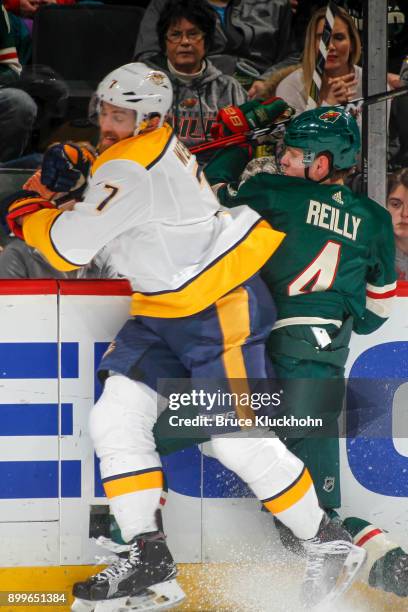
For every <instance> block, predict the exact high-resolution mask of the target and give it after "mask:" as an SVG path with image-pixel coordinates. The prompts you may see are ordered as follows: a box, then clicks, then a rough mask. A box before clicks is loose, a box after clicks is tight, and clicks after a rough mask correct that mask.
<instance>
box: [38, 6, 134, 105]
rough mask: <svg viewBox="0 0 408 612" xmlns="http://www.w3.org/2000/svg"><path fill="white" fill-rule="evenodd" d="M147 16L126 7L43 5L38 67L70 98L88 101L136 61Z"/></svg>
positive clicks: (39, 24)
mask: <svg viewBox="0 0 408 612" xmlns="http://www.w3.org/2000/svg"><path fill="white" fill-rule="evenodd" d="M143 12H144V9H143V8H142V7H140V6H126V5H115V6H113V5H112V6H109V5H99V4H86V3H85V4H77V5H73V6H60V5H48V6H42V7H41V8H40V9H39V10H38V11H37V13H36V14H35V17H34V25H33V64H34V65H36V64H42V65H46V66H49V67H50V68H52V69H53V70H54V71H55V72H56V73H57V74H58V75H59V76H60V77H61V78H62V79H64V80H65V82H66V83H67V84H68V87H69V90H70V96H71V97H89V96H90V95H91V93H92V91H93V90H94V89H95V86H96V85H97V83H98V82H99V81H100V80H101V79H102V78H103V77H104V76H105V75H106V74H107V73H108V72H110V71H111V70H113V69H114V68H117V67H118V66H120V65H122V64H126V63H127V62H130V61H132V57H133V51H134V47H135V41H136V38H137V34H138V31H139V25H140V22H141V19H142V16H143Z"/></svg>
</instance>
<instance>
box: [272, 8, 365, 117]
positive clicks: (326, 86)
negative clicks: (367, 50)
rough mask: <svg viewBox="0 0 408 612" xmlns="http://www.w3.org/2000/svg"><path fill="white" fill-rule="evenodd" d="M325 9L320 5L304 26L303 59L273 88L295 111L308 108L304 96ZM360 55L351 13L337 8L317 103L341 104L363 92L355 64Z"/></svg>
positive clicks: (357, 35) (309, 81) (311, 75)
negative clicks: (306, 25)
mask: <svg viewBox="0 0 408 612" xmlns="http://www.w3.org/2000/svg"><path fill="white" fill-rule="evenodd" d="M325 13H326V9H325V8H322V9H319V10H318V11H316V13H315V14H314V15H313V17H312V18H311V20H310V22H309V25H308V27H307V30H306V38H305V47H304V50H303V59H302V63H301V65H300V66H299V67H298V68H297V69H295V70H294V71H293V72H291V74H289V75H288V76H286V77H285V78H284V79H283V80H282V81H281V82H280V83H279V85H278V86H277V88H276V95H277V96H280V97H282V98H283V99H284V100H286V102H287V103H288V104H290V105H291V106H293V107H294V108H295V109H296V114H299V113H301V112H303V111H304V110H306V109H307V108H308V105H307V99H308V94H309V90H310V84H311V82H312V77H313V71H314V69H315V65H316V57H317V54H318V49H319V43H320V39H321V37H322V33H323V27H324V16H325ZM360 55H361V43H360V37H359V34H358V31H357V29H356V26H355V25H354V22H353V20H352V18H351V17H350V15H349V14H348V13H347V12H346V11H345V10H343V9H341V8H338V12H337V15H336V18H335V20H334V25H333V31H332V35H331V38H330V42H329V49H328V54H327V59H326V64H325V68H324V74H323V81H322V87H321V90H320V101H319V103H320V105H323V106H325V105H334V104H343V103H345V102H349V101H350V100H352V99H354V98H358V97H361V96H362V69H361V68H360V66H357V63H358V61H359V59H360Z"/></svg>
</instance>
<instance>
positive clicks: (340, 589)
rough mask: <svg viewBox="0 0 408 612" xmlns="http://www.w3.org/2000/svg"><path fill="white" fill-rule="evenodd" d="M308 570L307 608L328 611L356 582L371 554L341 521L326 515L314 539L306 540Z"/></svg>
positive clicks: (304, 590) (304, 591)
mask: <svg viewBox="0 0 408 612" xmlns="http://www.w3.org/2000/svg"><path fill="white" fill-rule="evenodd" d="M304 548H305V552H306V570H305V576H304V580H303V585H302V603H303V607H304V608H306V609H309V610H310V609H321V610H327V609H328V608H327V604H328V603H331V602H333V601H334V600H335V599H337V598H338V597H340V595H342V594H343V593H344V592H345V591H346V590H347V589H348V588H349V587H350V586H351V584H352V583H353V581H354V579H355V577H356V575H357V572H358V570H359V569H360V567H361V566H362V565H363V563H364V561H365V559H366V557H367V553H366V551H365V550H363V549H362V548H361V547H359V546H354V544H352V542H351V536H350V535H349V533H348V532H347V531H346V530H345V529H344V527H342V525H341V523H340V522H338V521H332V520H330V519H329V517H328V516H327V515H326V514H325V515H324V516H323V518H322V522H321V523H320V527H319V531H318V532H317V534H316V536H315V537H314V538H313V539H312V540H305V541H304Z"/></svg>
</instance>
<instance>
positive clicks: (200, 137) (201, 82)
mask: <svg viewBox="0 0 408 612" xmlns="http://www.w3.org/2000/svg"><path fill="white" fill-rule="evenodd" d="M215 27H216V19H215V15H214V12H213V11H212V10H211V9H210V8H209V7H208V6H206V4H205V3H198V2H196V0H170V1H169V2H167V3H166V4H165V5H164V7H163V10H162V12H161V14H160V18H159V20H158V23H157V36H158V40H159V43H160V49H161V52H160V53H157V54H156V55H154V56H152V57H150V58H149V60H147V61H146V60H145V63H146V64H147V65H148V66H151V67H153V68H159V69H160V70H163V71H164V72H166V73H167V75H168V76H169V78H170V80H171V82H172V85H173V90H174V96H173V105H172V108H171V111H170V113H169V115H168V116H167V121H168V123H170V124H171V125H172V126H173V128H174V130H175V132H176V134H177V136H178V138H179V139H180V140H181V141H182V142H183V144H185V145H186V146H187V147H192V146H194V145H197V144H201V143H202V142H204V141H205V140H207V139H208V138H209V133H210V128H211V125H212V124H213V123H214V121H215V119H216V116H217V113H218V111H219V110H220V109H221V108H223V107H224V106H228V105H229V104H233V105H240V104H243V103H244V102H245V101H246V99H247V94H246V92H245V90H244V89H243V87H242V86H241V85H240V84H239V83H238V82H237V81H236V80H235V79H234V78H233V77H231V76H228V75H225V74H222V73H221V71H220V70H218V68H216V67H215V66H214V65H213V63H212V62H211V61H210V60H209V59H208V57H207V56H206V53H207V50H208V48H209V47H210V45H211V43H212V40H213V38H214V33H215ZM203 157H204V159H203ZM204 160H205V156H199V161H200V162H202V161H204Z"/></svg>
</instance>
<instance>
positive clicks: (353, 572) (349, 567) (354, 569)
mask: <svg viewBox="0 0 408 612" xmlns="http://www.w3.org/2000/svg"><path fill="white" fill-rule="evenodd" d="M366 559H367V551H366V550H364V548H361V547H360V546H355V545H354V544H351V545H350V552H349V554H348V555H347V558H346V560H345V561H344V565H343V568H342V570H341V572H340V575H339V577H338V579H337V582H336V586H335V587H334V588H333V589H332V590H331V591H330V592H329V593H328V594H327V595H326V597H325V598H324V599H322V600H321V601H319V603H318V604H316V605H315V606H312V607H310V608H308V610H313V612H327V610H328V608H327V604H331V603H333V602H334V601H335V600H336V599H339V597H341V595H343V594H344V593H345V592H346V591H348V589H349V588H350V587H351V585H352V584H353V582H354V581H355V579H356V578H357V576H358V573H359V571H360V569H361V568H362V566H363V565H364V562H365V560H366Z"/></svg>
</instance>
